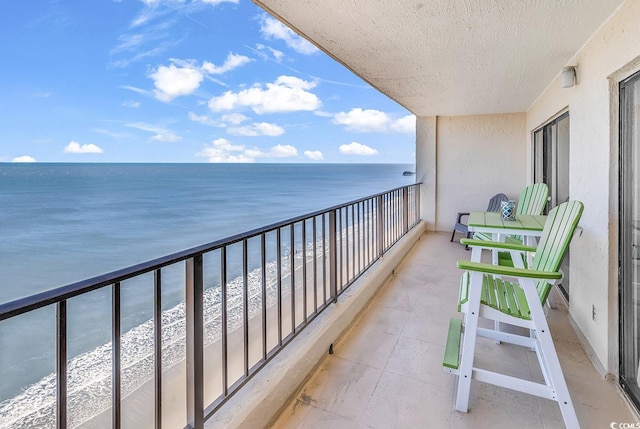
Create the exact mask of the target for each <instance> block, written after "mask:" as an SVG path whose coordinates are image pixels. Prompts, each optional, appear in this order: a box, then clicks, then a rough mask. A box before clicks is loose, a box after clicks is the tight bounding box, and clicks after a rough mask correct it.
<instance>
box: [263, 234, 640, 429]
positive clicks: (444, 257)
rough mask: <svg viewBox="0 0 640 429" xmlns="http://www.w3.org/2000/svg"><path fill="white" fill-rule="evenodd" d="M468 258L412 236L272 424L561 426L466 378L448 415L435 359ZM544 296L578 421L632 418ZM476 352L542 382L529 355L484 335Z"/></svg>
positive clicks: (449, 384)
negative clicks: (461, 405) (464, 393)
mask: <svg viewBox="0 0 640 429" xmlns="http://www.w3.org/2000/svg"><path fill="white" fill-rule="evenodd" d="M469 255H470V254H469V252H466V251H465V250H464V247H463V246H461V245H460V244H457V243H450V242H449V235H448V234H445V233H425V234H424V235H422V237H421V238H420V240H419V241H418V242H417V244H416V245H415V246H414V247H413V249H412V250H411V251H410V252H409V253H408V254H407V256H406V257H405V258H404V260H403V261H402V263H401V264H400V266H399V267H398V268H397V269H396V270H395V274H394V275H393V276H392V277H391V278H390V280H389V281H388V282H387V283H386V284H385V285H384V286H383V287H382V288H381V289H380V290H379V292H378V293H377V295H376V296H375V298H374V299H373V300H372V301H371V303H370V304H369V306H368V307H367V308H366V310H365V311H364V312H363V313H362V314H361V316H360V317H359V318H358V320H357V321H356V322H355V323H354V324H353V325H352V326H351V328H350V329H349V330H348V331H347V333H346V334H345V335H344V336H343V337H341V338H340V339H339V340H338V341H337V342H336V343H335V344H334V353H333V354H331V355H327V356H326V358H325V359H324V360H323V361H322V363H321V364H320V366H319V367H318V368H317V370H316V371H315V372H314V373H313V375H311V377H310V378H309V380H308V381H307V382H306V384H305V385H304V387H302V389H301V390H300V391H299V392H298V393H297V394H296V396H295V398H294V399H293V400H292V401H291V402H290V404H289V405H288V406H287V408H286V409H285V410H284V411H283V412H282V414H281V415H280V417H279V418H278V419H277V421H276V422H275V423H274V424H273V425H272V428H273V429H288V428H299V427H305V428H326V427H332V428H365V427H366V428H385V429H386V428H394V427H395V428H408V427H438V428H446V427H455V428H465V427H469V428H498V427H505V428H507V427H508V428H512V427H514V424H515V423H514V422H517V427H526V428H562V427H564V424H563V421H562V416H561V414H560V410H559V407H558V406H557V404H556V403H554V402H552V401H548V400H544V399H538V398H536V397H534V396H529V395H526V394H521V393H518V392H514V391H510V390H506V389H502V388H499V387H496V386H492V385H486V384H482V383H479V382H474V383H472V388H471V399H470V410H469V413H466V414H465V413H460V412H457V411H455V407H454V399H455V398H454V395H455V384H456V377H454V376H451V375H449V374H445V373H444V372H443V369H442V366H441V365H442V364H441V362H442V357H443V354H444V344H445V339H446V335H447V328H448V321H449V318H450V317H452V316H456V315H457V313H456V301H457V293H458V290H457V287H458V281H459V276H460V272H459V270H458V269H456V268H455V262H456V260H458V259H468V258H469ZM552 293H553V296H554V298H555V300H554V301H555V302H556V308H555V309H549V310H548V318H549V324H550V328H551V330H552V334H553V337H554V342H555V345H556V347H557V350H558V354H559V356H560V361H561V365H562V368H563V371H564V374H565V378H566V380H567V383H568V385H569V389H570V391H571V396H572V399H573V402H574V405H575V407H576V413H577V415H578V419H579V420H580V423H581V426H582V427H584V428H606V427H617V426H610V425H611V423H612V422H617V423H622V422H633V423H634V424H635V423H636V422H638V421H639V419H638V416H637V415H636V414H635V413H634V412H633V411H631V407H630V406H629V405H628V403H627V402H626V400H625V399H624V398H623V395H622V394H621V391H620V389H619V387H617V385H616V384H615V383H614V382H612V381H610V380H608V379H605V378H603V377H602V376H600V375H599V374H598V372H597V371H596V369H595V368H594V366H593V365H592V363H591V361H590V359H589V357H588V356H587V353H586V352H585V350H584V348H583V346H582V343H581V341H580V339H579V338H578V336H577V335H576V332H575V330H574V329H573V328H572V326H571V324H570V322H569V317H568V314H567V307H566V305H565V304H564V302H563V301H562V299H560V297H559V295H558V293H557V291H554V292H552ZM479 341H482V340H481V339H479ZM477 350H478V351H477V353H476V359H477V360H478V361H479V365H480V366H482V367H486V368H487V369H493V370H497V369H500V370H501V371H503V372H505V373H507V374H509V375H514V376H519V377H528V378H530V379H532V380H534V381H541V380H542V378H541V377H542V374H541V372H540V370H539V367H538V363H537V359H536V357H535V354H534V353H533V352H530V351H528V350H525V349H523V348H522V347H515V346H510V345H504V344H503V345H496V344H495V343H493V342H491V341H489V340H484V342H482V343H479V345H478V349H477ZM634 427H635V426H634Z"/></svg>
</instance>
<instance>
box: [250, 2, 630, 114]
mask: <svg viewBox="0 0 640 429" xmlns="http://www.w3.org/2000/svg"><path fill="white" fill-rule="evenodd" d="M254 2H255V3H257V4H258V5H259V6H261V7H263V8H264V9H265V10H267V11H268V12H269V13H270V14H272V15H273V16H275V17H276V18H277V19H279V20H281V21H282V22H283V23H284V24H285V25H287V26H289V27H291V28H292V29H293V30H294V31H296V32H297V33H298V34H300V35H301V36H303V37H305V38H306V39H308V40H309V41H311V42H312V43H314V44H315V45H316V46H318V47H319V48H320V49H321V50H323V51H324V52H325V53H327V54H328V55H330V56H331V57H333V58H334V59H336V60H337V61H339V62H340V63H342V64H343V65H344V66H345V67H347V68H348V69H350V70H351V71H353V72H354V73H355V74H357V75H358V76H360V77H361V78H362V79H364V80H365V81H367V82H368V83H369V84H371V85H372V86H373V87H375V88H377V89H378V90H379V91H381V92H382V93H384V94H386V95H387V96H389V97H390V98H392V99H393V100H395V101H397V102H398V103H400V104H401V105H403V106H404V107H406V108H407V109H408V110H410V111H411V112H413V113H414V114H416V115H418V116H435V115H469V114H484V113H505V112H523V111H526V110H527V109H528V108H529V107H530V106H531V105H532V104H533V102H534V101H535V100H536V98H537V97H538V96H539V95H540V94H541V93H542V92H543V91H544V90H545V88H546V87H547V86H548V85H549V84H550V82H552V81H553V79H554V78H555V77H557V75H558V74H559V73H560V71H561V69H562V67H563V66H566V65H573V64H568V62H570V61H571V59H572V58H573V57H574V56H575V54H576V53H577V52H578V51H579V49H580V48H581V47H582V46H584V44H585V43H586V42H587V41H588V40H589V38H590V37H591V36H592V35H593V34H594V33H595V32H596V30H597V29H598V28H599V27H600V26H601V25H602V24H603V23H604V22H605V21H606V20H607V19H608V18H609V17H610V16H611V15H612V14H613V13H614V11H615V10H616V9H617V8H618V7H619V6H620V5H621V4H622V3H623V0H556V1H552V0H527V1H521V0H466V1H463V0H454V1H451V0H401V1H400V0H395V1H391V0H349V1H345V0H306V1H300V0H254Z"/></svg>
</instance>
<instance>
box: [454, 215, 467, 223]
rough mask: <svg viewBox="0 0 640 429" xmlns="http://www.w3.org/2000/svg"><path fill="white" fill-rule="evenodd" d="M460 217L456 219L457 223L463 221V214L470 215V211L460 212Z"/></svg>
mask: <svg viewBox="0 0 640 429" xmlns="http://www.w3.org/2000/svg"><path fill="white" fill-rule="evenodd" d="M457 216H458V218H457V219H456V223H461V221H462V216H469V212H458V215H457Z"/></svg>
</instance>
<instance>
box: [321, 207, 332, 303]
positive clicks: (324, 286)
mask: <svg viewBox="0 0 640 429" xmlns="http://www.w3.org/2000/svg"><path fill="white" fill-rule="evenodd" d="M329 216H331V215H329ZM326 220H327V216H326V214H325V213H323V214H322V304H323V305H324V304H326V303H327V258H329V255H330V254H331V252H327V226H326V223H327V222H326ZM327 253H329V255H328V254H327ZM330 277H331V276H329V278H330Z"/></svg>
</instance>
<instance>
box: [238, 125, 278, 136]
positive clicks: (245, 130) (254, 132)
mask: <svg viewBox="0 0 640 429" xmlns="http://www.w3.org/2000/svg"><path fill="white" fill-rule="evenodd" d="M227 132H228V133H229V134H231V135H234V136H249V137H253V136H271V137H277V136H281V135H282V134H284V133H285V131H284V128H282V127H281V126H279V125H276V124H270V123H268V122H259V123H253V124H251V125H246V126H244V127H231V128H228V129H227Z"/></svg>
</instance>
